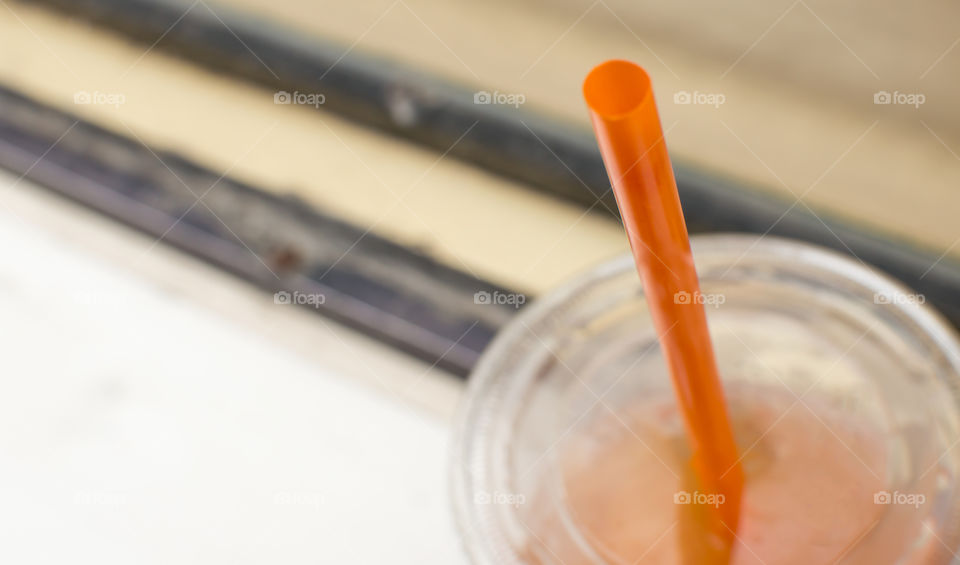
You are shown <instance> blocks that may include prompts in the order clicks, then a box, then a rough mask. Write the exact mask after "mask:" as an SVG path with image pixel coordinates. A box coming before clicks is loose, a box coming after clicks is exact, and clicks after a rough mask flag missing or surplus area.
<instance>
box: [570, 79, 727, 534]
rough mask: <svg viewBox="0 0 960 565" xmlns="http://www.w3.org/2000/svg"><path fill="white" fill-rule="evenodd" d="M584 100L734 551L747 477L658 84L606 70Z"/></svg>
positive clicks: (706, 484)
mask: <svg viewBox="0 0 960 565" xmlns="http://www.w3.org/2000/svg"><path fill="white" fill-rule="evenodd" d="M583 95H584V98H585V99H586V101H587V106H588V107H589V109H590V118H591V120H592V122H593V129H594V132H595V133H596V136H597V141H598V143H599V145H600V153H601V154H602V155H603V162H604V164H605V165H606V168H607V175H608V176H609V177H610V183H611V185H612V186H613V191H614V194H615V195H616V198H617V205H618V207H619V208H620V215H621V217H622V218H623V224H624V226H625V228H626V231H627V236H628V238H629V239H630V247H631V249H632V250H633V256H634V259H635V261H636V264H637V270H638V271H639V272H640V278H641V280H642V281H643V287H644V291H645V293H646V297H647V303H648V305H649V307H650V311H651V314H652V316H653V322H654V324H655V327H656V329H657V332H658V333H659V335H660V347H661V349H662V351H663V353H664V356H665V358H666V360H667V365H668V367H669V370H670V373H671V375H672V377H673V384H674V388H675V391H676V395H677V398H678V401H679V405H680V409H681V412H682V414H683V417H684V420H685V423H686V428H687V434H688V437H689V441H690V444H691V448H692V452H693V461H692V463H693V470H694V472H695V474H696V475H697V477H696V478H697V479H699V483H700V485H702V487H703V488H705V489H707V492H708V493H710V494H722V495H724V497H725V503H724V504H722V505H721V506H720V507H719V508H718V509H716V510H715V511H713V512H712V516H709V517H707V518H706V519H707V520H708V521H711V522H712V523H710V524H709V526H708V527H709V530H710V532H711V533H713V534H714V535H715V536H718V537H719V538H720V539H722V540H725V541H726V542H727V545H728V546H729V545H730V544H732V539H733V537H734V532H735V531H736V529H737V523H738V519H739V514H740V499H741V492H742V489H743V472H742V469H741V467H740V464H739V457H738V455H737V446H736V443H735V442H734V439H733V432H732V429H731V426H730V419H729V416H728V414H727V406H726V401H725V398H724V395H723V388H722V386H721V383H720V379H719V377H718V372H717V365H716V360H715V359H714V354H713V347H712V345H711V342H710V334H709V333H708V331H707V320H706V314H705V312H704V307H703V304H702V303H700V302H699V301H698V297H699V296H700V284H699V282H698V280H697V272H696V269H695V268H694V265H693V256H692V254H691V252H690V240H689V238H688V236H687V226H686V223H685V222H684V220H683V213H682V210H681V209H680V198H679V196H678V194H677V184H676V181H675V180H674V177H673V168H672V166H671V165H670V157H669V156H668V155H667V147H666V144H665V143H664V140H663V130H662V128H661V125H660V117H659V115H658V113H657V107H656V103H655V102H654V99H653V91H652V89H651V86H650V77H649V76H647V73H646V71H644V70H643V68H641V67H640V66H638V65H636V64H634V63H631V62H629V61H616V60H614V61H607V62H605V63H602V64H600V65H598V66H597V67H596V68H594V69H593V70H592V71H591V72H590V74H589V75H587V78H586V80H585V81H584V84H583ZM708 508H712V507H708ZM718 522H719V523H718Z"/></svg>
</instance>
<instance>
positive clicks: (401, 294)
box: [0, 0, 960, 563]
mask: <svg viewBox="0 0 960 565" xmlns="http://www.w3.org/2000/svg"><path fill="white" fill-rule="evenodd" d="M958 18H960V6H958V5H957V4H956V3H951V2H944V1H941V2H931V3H925V4H923V5H913V4H910V5H908V4H904V3H894V2H884V3H881V4H877V3H875V2H874V3H870V4H867V3H864V2H848V3H843V4H837V3H833V2H824V1H819V0H784V1H776V2H768V3H762V4H761V3H748V2H732V3H726V4H724V5H722V6H718V5H712V4H708V3H704V2H696V1H678V2H671V3H661V2H657V3H655V2H646V1H641V2H627V1H626V0H595V1H589V0H554V1H553V2H547V1H545V0H524V1H521V2H516V1H514V2H506V1H500V0H491V1H489V2H482V3H476V2H463V1H442V2H437V1H433V2H431V1H426V0H356V1H354V2H348V3H333V2H325V3H316V2H306V1H302V0H274V1H272V2H264V1H262V0H217V1H214V0H184V1H180V0H36V1H31V2H27V1H18V0H0V38H2V39H0V41H2V43H3V49H2V50H0V231H2V232H3V238H2V241H5V242H7V245H6V246H5V248H6V249H7V251H8V253H11V254H12V257H10V259H9V260H8V261H6V262H5V263H4V266H3V268H2V269H0V302H2V311H3V312H4V314H5V315H4V317H3V318H4V323H3V324H2V325H0V332H2V336H3V342H2V343H3V344H4V346H5V347H4V351H5V355H4V356H3V365H2V369H3V374H4V375H5V378H4V379H3V381H2V383H3V384H2V386H3V391H2V394H0V402H2V409H0V413H2V414H3V416H2V417H3V425H2V426H0V429H2V430H3V432H2V434H3V435H2V444H0V445H2V448H0V457H2V458H3V461H2V465H0V469H3V471H2V472H3V473H6V477H4V478H5V480H3V481H0V498H2V500H3V501H4V504H3V508H4V510H3V511H2V513H0V516H2V518H0V532H3V533H2V534H0V535H2V536H3V537H4V538H5V539H3V543H0V556H3V557H4V558H5V560H6V561H10V562H17V563H59V562H62V561H63V560H65V559H71V560H72V561H74V562H83V563H86V562H91V563H93V562H96V563H129V562H140V563H154V562H156V563H169V562H185V563H194V562H196V563H220V562H223V563H262V562H265V561H274V562H278V561H282V562H287V563H318V562H319V563H328V562H329V563H375V562H386V561H388V560H389V561H392V562H400V563H404V562H409V563H423V562H438V563H461V562H464V558H463V556H462V555H461V552H460V549H459V546H458V542H457V538H456V533H455V528H454V525H453V524H452V522H451V519H450V515H449V509H448V505H449V504H448V500H447V494H446V443H447V436H448V434H449V428H450V425H451V422H452V419H453V415H454V413H455V408H456V404H457V401H458V399H459V397H460V395H461V394H462V389H463V386H464V383H465V378H466V377H467V376H468V375H469V372H470V370H471V368H472V367H473V365H474V364H475V363H476V360H477V358H478V356H479V355H480V353H481V352H482V351H483V350H484V348H485V347H486V346H487V344H488V343H489V342H490V340H491V339H492V338H493V336H494V335H495V333H496V332H497V330H498V329H499V328H500V327H502V326H503V325H504V324H505V323H506V322H507V321H509V320H510V319H511V318H512V317H513V316H514V315H515V314H516V312H517V311H518V310H519V309H521V308H522V307H524V306H525V305H526V304H529V303H530V302H531V301H533V300H534V299H535V298H536V297H537V296H539V295H541V294H543V293H545V292H546V291H548V290H549V289H551V288H554V287H556V286H557V285H558V284H559V283H561V282H562V281H564V280H565V279H567V278H569V277H571V276H573V275H575V274H576V273H578V272H581V271H583V270H584V269H587V268H589V267H590V266H592V265H595V264H597V263H598V262H601V261H603V260H605V259H608V258H610V257H612V256H615V255H617V254H619V253H622V252H624V251H626V249H627V247H626V241H625V238H624V236H623V233H622V228H621V226H620V224H619V219H618V216H617V213H616V205H615V202H614V201H613V199H612V195H611V194H610V189H609V183H608V181H607V178H606V176H605V173H604V170H603V167H602V164H601V162H600V158H599V154H598V153H597V150H596V146H595V143H594V140H593V137H592V134H591V132H590V130H589V124H588V122H587V117H586V112H585V110H584V106H583V102H582V98H581V94H580V84H581V81H582V79H583V77H584V76H585V75H586V73H587V72H588V71H589V70H590V69H591V68H592V67H593V66H594V65H596V64H597V63H599V62H602V61H603V60H606V59H610V58H623V59H630V60H633V61H636V62H638V63H640V64H641V65H643V66H644V67H646V69H647V70H648V71H649V72H650V74H651V76H652V78H653V80H654V88H655V91H656V97H657V100H658V104H659V108H660V112H661V116H662V120H663V125H664V130H665V135H666V139H667V143H668V145H669V147H670V151H671V154H672V156H673V159H674V165H675V168H676V171H677V178H678V183H679V185H680V187H679V188H680V192H681V199H682V200H683V204H684V209H685V213H686V215H687V222H688V226H689V228H690V230H691V232H694V233H696V234H709V233H715V232H732V231H733V232H747V233H755V234H758V235H762V236H780V237H791V238H797V239H801V240H804V241H808V242H811V243H814V244H818V245H823V246H827V247H830V248H833V249H835V250H837V251H839V252H841V253H844V254H846V255H849V256H851V257H853V258H854V259H855V260H857V261H860V262H861V263H863V264H864V265H867V266H868V267H870V268H875V269H878V270H880V271H883V272H886V273H887V274H889V275H891V276H893V277H895V278H897V279H899V280H901V281H902V282H904V283H905V284H907V285H909V286H911V287H913V288H915V289H916V291H917V292H919V293H920V294H922V295H923V296H924V297H925V299H926V301H928V302H929V303H931V304H933V305H934V306H935V307H936V308H938V309H939V310H940V311H941V312H942V313H943V314H944V315H945V316H946V317H947V318H948V319H949V320H950V321H951V322H953V323H954V324H955V325H957V324H958V323H960V298H958V297H960V266H958V265H960V264H958V260H960V223H958V221H957V216H958V212H960V190H958V186H960V110H958V108H957V105H956V103H955V102H956V99H957V91H958V87H960V78H958V77H960V73H958V72H957V69H958V65H960V46H958V44H960V31H958V30H957V26H956V25H955V22H956V21H957V20H958ZM373 540H375V541H374V543H370V542H371V541H373Z"/></svg>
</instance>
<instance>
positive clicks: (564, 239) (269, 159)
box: [0, 5, 626, 292]
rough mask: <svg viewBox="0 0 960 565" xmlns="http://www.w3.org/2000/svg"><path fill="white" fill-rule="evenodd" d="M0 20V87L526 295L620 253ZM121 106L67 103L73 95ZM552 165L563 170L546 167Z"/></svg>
mask: <svg viewBox="0 0 960 565" xmlns="http://www.w3.org/2000/svg"><path fill="white" fill-rule="evenodd" d="M10 8H11V10H0V35H3V37H4V38H5V43H6V45H7V47H6V49H5V50H4V52H3V58H2V59H0V81H2V82H6V83H9V84H12V85H14V86H15V87H17V88H20V89H23V90H24V91H25V92H27V93H29V94H31V95H33V96H36V97H37V98H39V99H41V100H44V101H46V102H48V103H51V104H54V105H56V106H59V107H61V108H65V109H68V110H69V111H71V112H75V113H77V114H79V115H80V116H82V117H84V118H86V119H90V120H92V121H94V122H97V123H100V124H104V125H105V126H107V127H109V128H111V129H113V130H115V131H117V132H119V133H121V134H123V135H135V136H136V137H137V138H139V139H141V140H142V141H143V142H145V143H147V144H151V145H155V146H157V147H162V148H172V149H176V150H178V151H181V152H183V153H185V154H186V155H187V156H189V157H191V158H194V159H197V160H199V161H200V162H201V163H204V164H206V165H208V166H210V167H212V168H213V169H214V170H215V171H218V172H225V173H229V174H231V175H234V176H236V177H238V178H240V179H245V180H248V181H251V182H253V183H255V184H258V185H261V186H264V187H268V188H273V189H276V190H278V191H282V192H294V193H296V194H298V195H299V196H301V197H303V198H304V199H306V200H308V201H310V202H312V203H314V204H315V205H317V206H318V207H320V208H321V209H323V210H325V211H328V212H332V213H334V214H336V215H339V216H342V217H344V218H345V219H347V220H349V221H351V222H353V223H354V224H355V225H357V226H358V227H360V228H361V229H366V228H371V229H372V230H373V231H375V232H376V233H380V234H383V235H386V236H387V237H391V238H394V239H396V240H398V241H400V242H402V243H406V244H408V245H412V246H416V247H420V248H423V249H426V250H428V251H429V252H431V253H433V254H434V255H436V256H438V257H439V258H440V259H442V260H444V261H445V262H447V263H448V264H450V265H452V266H453V267H456V268H460V269H462V270H465V271H468V272H470V273H473V274H476V275H478V276H481V277H485V278H489V279H491V280H494V281H496V282H499V283H502V284H505V285H508V286H511V287H514V288H517V289H521V290H526V291H528V292H541V291H543V290H545V289H547V288H549V287H551V286H553V285H555V284H556V283H557V282H558V281H560V280H562V279H564V278H566V277H568V276H570V275H571V274H572V273H575V272H577V271H580V270H582V269H585V268H587V267H588V266H590V265H592V264H595V263H597V262H598V261H601V260H603V259H605V258H607V257H609V256H612V255H614V254H616V253H619V252H621V251H622V250H624V249H626V244H625V240H624V238H623V236H622V235H621V231H620V227H619V226H618V225H617V224H616V223H615V222H613V221H611V220H610V219H609V218H608V217H604V216H602V215H600V214H584V213H583V212H582V210H580V209H579V208H577V207H575V206H570V205H567V204H563V203H560V202H557V201H556V200H554V199H552V198H549V197H546V196H542V195H538V194H533V193H530V192H529V191H525V190H519V187H518V186H517V185H515V184H513V183H510V182H507V181H505V180H503V179H501V178H498V177H494V176H492V175H489V174H487V173H485V172H482V171H480V170H478V169H476V168H472V167H469V166H466V165H464V164H461V163H459V162H456V161H454V160H451V159H438V155H437V154H436V153H434V152H432V151H428V150H424V149H421V148H418V147H416V146H413V145H411V144H408V143H404V142H402V141H399V140H396V139H392V138H388V137H385V136H381V135H379V134H377V133H375V132H372V131H370V130H368V129H364V128H361V127H358V126H356V125H354V124H352V123H350V122H346V121H344V120H341V119H338V118H337V117H335V116H333V115H327V114H318V113H317V112H315V111H313V110H312V109H304V108H299V107H291V106H284V105H276V104H274V102H273V93H272V92H267V91H265V90H261V89H256V88H251V87H248V86H246V85H242V84H238V83H236V82H233V81H230V80H227V79H224V78H222V77H218V76H215V75H212V74H210V73H206V72H204V71H202V70H198V69H196V68H194V67H192V66H191V65H189V64H186V63H184V62H183V61H180V60H175V59H172V58H169V57H165V56H162V55H160V54H157V53H150V54H148V55H146V56H143V51H144V49H143V48H142V47H141V46H138V45H132V44H130V43H127V42H123V41H120V40H117V39H115V38H113V37H112V36H108V35H105V34H103V33H101V32H99V31H98V30H96V29H93V28H89V27H86V26H81V25H77V24H76V23H72V22H70V21H67V20H65V19H62V18H60V17H59V16H55V15H52V14H48V13H46V12H44V11H42V10H38V9H32V8H29V7H25V6H21V5H10ZM78 91H86V92H89V93H91V95H94V94H96V93H100V94H122V95H123V97H124V103H123V104H120V105H108V104H88V105H82V104H81V105H77V104H74V98H73V97H74V94H75V93H76V92H78ZM557 166H558V167H559V166H562V165H560V164H559V163H558V164H557Z"/></svg>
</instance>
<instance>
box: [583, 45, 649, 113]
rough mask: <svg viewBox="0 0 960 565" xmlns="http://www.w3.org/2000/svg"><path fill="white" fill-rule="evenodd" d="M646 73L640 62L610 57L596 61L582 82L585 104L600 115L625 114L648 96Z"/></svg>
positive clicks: (647, 77)
mask: <svg viewBox="0 0 960 565" xmlns="http://www.w3.org/2000/svg"><path fill="white" fill-rule="evenodd" d="M650 92H651V86H650V76H649V75H648V74H647V71H645V70H644V69H643V67H641V66H640V65H638V64H636V63H632V62H630V61H623V60H619V59H614V60H610V61H606V62H604V63H600V64H599V65H597V66H596V67H594V68H593V70H592V71H590V74H588V75H587V78H586V80H584V81H583V97H584V99H585V100H586V101H587V106H589V107H590V109H591V110H592V111H594V112H596V113H597V114H599V115H601V116H603V117H604V118H618V117H622V116H626V115H627V114H629V113H631V112H632V111H634V110H636V109H637V108H638V107H640V106H641V105H642V104H643V102H644V101H645V100H646V99H647V98H648V97H649V96H650Z"/></svg>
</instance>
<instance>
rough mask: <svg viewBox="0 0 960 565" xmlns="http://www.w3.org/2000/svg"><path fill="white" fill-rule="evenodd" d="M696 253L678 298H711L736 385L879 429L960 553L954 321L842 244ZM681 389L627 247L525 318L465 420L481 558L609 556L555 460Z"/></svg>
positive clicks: (730, 383) (459, 507)
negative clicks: (695, 286)
mask: <svg viewBox="0 0 960 565" xmlns="http://www.w3.org/2000/svg"><path fill="white" fill-rule="evenodd" d="M693 247H694V254H695V258H696V263H697V268H698V272H699V275H700V278H701V292H702V294H701V295H700V296H677V297H675V299H676V300H678V301H685V300H686V301H700V302H702V303H703V304H704V305H705V307H706V310H707V315H708V319H709V323H710V327H711V334H712V335H713V339H714V347H715V349H716V353H717V357H718V362H719V365H720V370H721V374H722V378H723V379H724V381H725V386H726V387H727V388H728V391H729V390H730V389H735V388H736V387H738V386H744V385H748V386H769V387H773V388H776V389H777V390H781V391H783V392H784V393H785V394H789V395H791V396H792V397H794V398H799V399H802V400H803V401H804V402H812V401H816V402H822V403H825V404H828V405H830V406H831V409H835V410H838V411H841V412H843V413H844V414H847V415H849V416H850V417H851V418H855V419H857V420H859V421H864V422H867V423H868V424H869V425H870V426H875V427H876V429H879V430H882V432H883V435H884V438H885V439H884V443H885V448H886V449H885V453H886V455H885V464H884V467H885V469H884V470H883V473H882V474H883V478H884V481H885V486H886V492H889V493H890V495H891V496H893V495H894V493H902V492H911V493H922V494H923V495H924V497H925V499H926V503H925V504H924V505H923V512H924V515H923V516H922V520H923V524H924V527H929V528H931V530H932V531H934V532H936V535H937V537H938V538H939V541H941V542H942V544H943V545H944V546H945V547H950V548H956V547H958V535H957V534H958V532H957V512H958V492H957V484H958V482H957V477H958V471H960V459H958V458H960V448H958V449H952V448H953V447H954V446H955V444H956V442H958V440H960V419H958V402H957V399H958V396H957V390H958V384H960V346H958V342H957V338H956V335H955V334H954V333H953V331H952V329H950V328H948V326H947V325H946V324H945V323H944V322H943V321H942V320H941V318H940V317H939V316H938V315H937V314H936V313H935V312H934V311H933V310H932V309H931V308H929V307H928V306H926V305H924V304H923V303H922V302H923V297H922V296H917V295H913V294H911V292H910V291H909V290H908V289H906V288H903V287H902V286H899V285H898V284H895V283H893V282H892V281H890V280H889V279H887V278H886V277H884V276H882V275H880V274H878V273H876V272H873V271H871V270H869V269H868V268H867V267H865V266H864V265H862V264H860V263H858V262H856V261H855V260H850V259H847V258H845V257H842V256H839V255H837V254H834V253H832V252H829V251H825V250H822V249H819V248H814V247H811V246H807V245H804V244H800V243H795V242H790V241H787V240H781V239H777V238H772V237H766V238H762V239H759V240H758V239H755V238H752V237H746V236H710V237H704V238H694V241H693ZM670 386H671V385H670V381H669V378H668V374H667V371H666V367H665V365H664V360H663V358H662V356H661V354H660V351H659V348H658V346H657V335H656V332H655V330H654V328H653V326H652V322H651V319H650V315H649V311H648V309H647V306H646V304H645V301H644V296H643V290H642V288H641V285H640V283H639V280H638V277H637V274H636V272H635V270H634V267H633V263H632V260H631V259H630V257H628V256H623V257H620V258H618V259H616V260H614V261H611V262H609V263H606V264H604V265H601V266H599V267H598V268H596V269H595V270H593V271H591V272H589V273H587V274H586V275H584V276H582V277H581V278H579V279H577V280H575V281H572V282H571V283H569V284H567V285H566V286H564V287H563V288H560V289H558V290H556V291H555V292H553V293H552V294H550V295H549V296H547V297H545V298H542V299H540V300H538V301H537V302H536V303H534V304H532V305H531V306H529V307H528V308H526V309H525V310H523V311H522V312H521V314H520V315H519V316H518V317H517V318H516V319H515V320H514V321H512V322H511V323H510V324H509V325H508V327H506V328H505V329H504V330H503V332H502V333H501V334H500V335H499V336H498V338H497V339H496V340H495V342H494V344H493V345H491V347H490V348H489V349H488V351H487V352H486V353H485V354H484V356H483V358H482V359H481V361H480V363H479V364H478V366H477V368H476V370H475V371H474V374H473V375H472V376H471V379H470V384H469V391H468V394H467V399H466V401H465V405H464V406H463V407H462V408H461V413H460V416H459V421H458V424H457V430H456V434H455V440H454V445H453V456H452V462H451V474H452V488H453V496H454V504H455V513H456V517H457V520H458V524H459V528H460V532H461V535H462V538H463V541H464V544H465V547H466V549H467V551H468V553H469V554H470V557H471V559H472V561H473V562H474V563H476V564H488V563H489V564H501V565H502V564H511V563H560V562H561V561H564V562H568V565H569V564H570V563H603V562H604V561H603V557H602V556H601V553H602V552H601V551H599V550H598V548H597V547H596V546H595V543H594V542H593V541H592V539H591V536H589V535H586V533H585V532H584V531H582V529H581V528H580V527H579V526H578V524H577V521H576V519H575V518H574V517H573V516H572V515H571V513H570V509H569V508H568V507H567V506H566V500H567V497H566V494H565V492H564V489H565V486H564V481H563V477H562V474H563V473H562V469H561V467H562V466H561V465H560V461H562V460H563V459H564V457H565V456H568V455H569V453H567V451H568V450H569V446H570V445H571V442H572V440H573V439H575V438H577V437H581V436H583V435H584V434H590V433H596V430H597V429H598V426H599V424H598V422H602V421H603V420H604V419H607V420H610V419H611V418H612V419H617V418H618V417H619V416H618V415H622V414H626V413H627V411H628V410H629V409H630V407H631V406H632V405H634V404H635V403H636V402H637V401H638V399H643V398H647V397H652V396H658V395H660V396H662V395H663V394H665V393H668V392H669V387H670ZM601 427H602V426H601ZM883 495H884V491H879V492H878V496H879V497H882V496H883ZM638 511H642V509H639V510H638ZM548 521H549V522H551V524H552V525H551V526H550V527H548V528H545V527H544V524H545V523H547V522H548ZM909 551H910V550H905V553H904V555H902V556H900V557H901V558H903V559H904V561H903V562H912V561H910V559H911V558H912V556H910V555H909ZM918 551H919V550H918ZM894 557H895V556H891V563H893V562H898V561H896V559H894Z"/></svg>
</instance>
